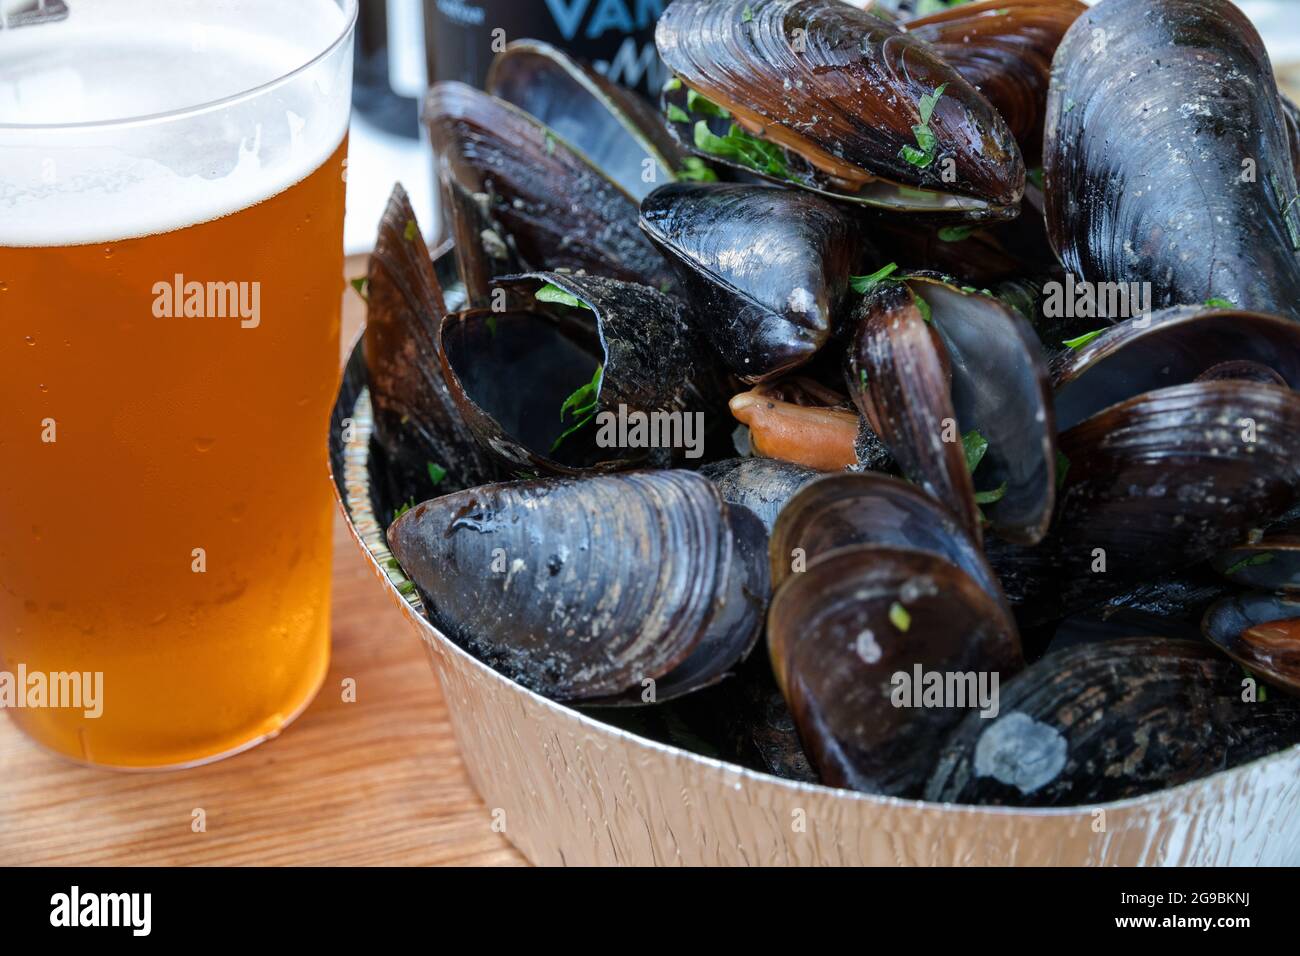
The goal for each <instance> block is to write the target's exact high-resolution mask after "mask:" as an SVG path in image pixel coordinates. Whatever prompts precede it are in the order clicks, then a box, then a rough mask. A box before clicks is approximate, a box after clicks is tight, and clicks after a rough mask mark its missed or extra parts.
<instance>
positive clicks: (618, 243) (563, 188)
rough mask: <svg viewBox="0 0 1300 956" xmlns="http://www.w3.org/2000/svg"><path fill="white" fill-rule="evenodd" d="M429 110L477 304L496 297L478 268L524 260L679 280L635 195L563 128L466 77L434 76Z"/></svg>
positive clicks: (655, 281)
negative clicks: (650, 234)
mask: <svg viewBox="0 0 1300 956" xmlns="http://www.w3.org/2000/svg"><path fill="white" fill-rule="evenodd" d="M423 116H424V121H425V123H426V124H427V125H428V127H429V133H430V135H431V137H432V139H433V146H434V151H435V153H436V155H437V161H438V170H439V179H440V181H441V183H442V187H443V193H444V196H445V198H446V204H447V209H448V212H449V215H450V217H451V220H452V223H451V225H452V232H453V234H454V236H455V240H456V255H457V262H458V263H459V264H460V268H461V273H462V275H464V276H465V277H466V283H467V285H470V286H471V288H470V294H471V300H472V302H473V304H475V305H479V306H483V305H487V304H488V303H487V300H486V297H487V293H488V289H487V288H486V286H484V285H483V283H482V281H481V280H480V279H478V278H477V277H486V278H487V279H491V278H494V277H496V276H500V275H503V274H505V273H507V272H509V271H512V270H513V271H518V270H517V269H515V268H514V267H515V265H516V262H517V260H522V264H523V265H524V266H526V267H527V268H530V269H546V270H550V269H571V270H574V271H579V270H583V269H586V270H588V271H590V272H593V273H595V274H598V275H605V276H609V277H611V278H615V279H623V280H625V281H630V282H641V283H644V284H646V285H649V286H653V287H654V288H660V289H662V288H668V287H669V286H671V283H672V273H671V269H670V268H669V266H668V263H667V262H665V261H664V259H663V257H662V256H661V255H660V254H659V253H658V252H657V251H655V248H654V246H652V245H651V244H650V241H649V240H648V239H646V237H645V236H644V235H642V233H641V230H640V229H639V228H638V227H637V214H638V213H637V202H636V200H635V199H634V198H633V197H632V196H631V195H629V194H628V193H627V192H625V191H624V190H623V189H622V188H620V187H619V186H617V185H616V184H615V183H613V182H612V181H611V180H609V179H608V178H607V177H606V176H605V175H604V174H603V173H602V172H601V171H600V170H599V169H598V168H597V167H596V166H595V165H593V163H592V161H591V160H590V159H588V158H587V157H586V156H584V155H582V154H581V153H580V152H579V151H578V150H577V149H576V148H575V147H574V146H572V145H571V144H569V143H568V142H567V141H565V140H564V139H563V138H562V137H561V136H559V135H558V134H557V133H556V132H555V131H553V130H550V129H548V128H547V127H545V126H543V125H542V124H541V123H540V122H538V121H537V120H536V119H534V118H533V117H532V116H530V115H528V114H527V113H525V112H524V111H523V110H521V109H519V108H518V107H515V106H513V105H512V104H510V103H507V102H505V101H504V100H501V99H497V98H496V97H494V96H489V95H488V94H487V93H483V92H480V91H479V90H476V89H474V88H472V87H470V86H466V85H465V84H463V83H438V84H436V85H434V87H433V88H432V89H431V90H430V91H429V93H428V96H427V97H426V98H425V101H424V113H423ZM516 255H517V260H516V258H515V257H516ZM472 279H473V280H474V281H472Z"/></svg>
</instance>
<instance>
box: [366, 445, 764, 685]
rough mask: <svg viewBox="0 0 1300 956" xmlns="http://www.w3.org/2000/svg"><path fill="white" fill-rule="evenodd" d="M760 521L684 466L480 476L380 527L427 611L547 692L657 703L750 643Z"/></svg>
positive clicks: (730, 661) (760, 560) (715, 676)
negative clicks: (482, 480)
mask: <svg viewBox="0 0 1300 956" xmlns="http://www.w3.org/2000/svg"><path fill="white" fill-rule="evenodd" d="M766 537H767V536H766V532H765V531H764V529H763V526H762V524H761V523H760V522H759V521H758V519H757V518H755V517H754V516H753V514H751V513H750V512H748V511H747V510H745V509H744V508H740V507H734V506H728V505H726V504H725V503H724V502H723V501H722V498H721V496H720V495H719V494H718V491H717V489H716V488H714V486H713V485H712V484H711V483H710V482H709V481H708V479H706V478H703V477H701V476H700V475H697V474H695V473H693V472H684V471H656V472H631V473H627V474H621V475H596V476H591V477H587V478H580V479H539V480H531V481H520V482H510V483H506V484H495V485H485V486H483V487H480V488H474V489H471V490H468V491H462V492H457V493H456V494H452V495H445V496H443V497H441V498H437V499H434V500H432V501H427V502H424V503H423V504H419V505H416V506H415V507H414V508H413V509H412V510H410V511H408V512H407V513H406V514H404V515H402V516H401V517H400V518H398V519H397V521H396V522H394V523H393V525H392V526H391V527H390V528H389V530H388V540H389V544H390V546H391V548H392V550H393V553H394V554H395V555H396V556H397V559H398V561H399V562H400V563H401V565H402V568H403V570H404V571H405V572H406V574H407V576H408V577H409V578H410V579H411V580H412V581H414V582H415V585H416V587H417V589H418V590H419V593H420V595H421V597H422V598H423V600H424V604H425V607H426V609H427V610H428V612H429V615H430V619H431V620H433V621H434V623H435V624H436V625H438V626H439V627H441V628H443V629H444V631H445V633H447V634H448V635H449V636H450V637H452V638H453V639H454V640H456V641H457V642H459V643H461V644H462V645H463V646H465V647H466V648H468V649H469V650H470V651H471V652H473V653H474V654H476V655H477V656H478V657H479V658H480V659H482V660H484V661H486V662H487V663H489V664H491V665H492V666H493V667H495V668H496V669H497V670H499V671H501V672H502V673H505V674H507V675H508V676H510V677H512V678H513V679H515V680H517V681H518V682H519V683H521V684H524V685H525V686H527V687H529V688H531V689H532V690H535V691H537V692H538V693H541V694H544V695H545V696H547V697H551V698H553V699H555V700H567V701H583V702H586V703H602V704H620V703H627V704H640V703H653V702H657V701H666V700H670V699H672V698H674V697H677V696H680V695H682V694H685V693H688V692H690V691H692V690H696V689H699V688H701V687H704V686H707V685H709V684H712V683H715V682H716V681H718V680H720V679H721V678H722V677H723V676H725V675H726V674H727V673H728V672H729V671H730V670H731V669H732V668H733V667H734V666H735V665H736V664H737V663H738V662H740V661H741V660H742V659H743V658H744V657H745V656H746V655H747V654H748V653H749V650H750V649H751V648H752V647H753V645H754V642H755V640H756V639H757V637H758V634H759V632H760V630H761V627H762V620H763V611H764V608H765V606H766V601H767V595H768V579H767V565H766V560H765V558H766V553H765V547H764V546H765V544H766Z"/></svg>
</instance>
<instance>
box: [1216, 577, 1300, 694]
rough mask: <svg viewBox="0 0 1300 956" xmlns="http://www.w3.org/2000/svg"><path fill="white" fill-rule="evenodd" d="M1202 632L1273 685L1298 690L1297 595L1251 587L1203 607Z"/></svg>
mask: <svg viewBox="0 0 1300 956" xmlns="http://www.w3.org/2000/svg"><path fill="white" fill-rule="evenodd" d="M1201 627H1202V633H1204V634H1205V636H1206V638H1208V639H1209V641H1210V642H1211V643H1212V644H1214V646H1216V647H1217V648H1219V650H1221V651H1223V653H1225V654H1227V655H1228V656H1229V657H1231V658H1232V659H1233V660H1234V661H1236V662H1237V663H1239V664H1241V666H1242V667H1245V668H1248V669H1249V670H1250V672H1251V673H1252V674H1257V675H1258V676H1260V677H1262V678H1263V679H1264V680H1266V681H1268V682H1269V683H1270V684H1273V685H1274V686H1276V687H1280V688H1282V689H1283V690H1286V691H1289V692H1291V693H1293V694H1300V596H1297V595H1294V594H1292V595H1282V594H1265V593H1258V592H1256V593H1249V594H1242V595H1239V596H1237V597H1231V598H1224V599H1223V600H1222V601H1219V602H1218V603H1217V604H1215V605H1214V606H1213V607H1211V608H1210V609H1209V610H1207V611H1206V612H1205V619H1204V620H1203V621H1202V624H1201Z"/></svg>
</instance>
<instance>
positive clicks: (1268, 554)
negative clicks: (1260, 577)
mask: <svg viewBox="0 0 1300 956" xmlns="http://www.w3.org/2000/svg"><path fill="white" fill-rule="evenodd" d="M1273 558H1274V554H1273V552H1272V551H1261V552H1260V553H1259V554H1252V555H1251V556H1250V557H1248V558H1242V559H1241V560H1240V561H1238V562H1237V563H1236V564H1234V565H1233V566H1232V567H1230V568H1228V570H1226V571H1224V572H1223V573H1224V574H1236V573H1237V572H1238V571H1241V570H1242V569H1244V568H1255V567H1258V566H1259V565H1261V564H1268V563H1269V562H1270V561H1272V560H1273Z"/></svg>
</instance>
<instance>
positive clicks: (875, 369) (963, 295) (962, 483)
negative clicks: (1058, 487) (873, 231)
mask: <svg viewBox="0 0 1300 956" xmlns="http://www.w3.org/2000/svg"><path fill="white" fill-rule="evenodd" d="M918 300H920V301H921V302H923V303H924V306H925V312H924V313H923V312H922V311H921V306H920V305H919V304H918ZM927 315H928V321H927V318H926V316H927ZM848 384H849V388H850V394H852V395H853V397H854V400H855V401H856V402H858V403H859V408H860V409H861V410H862V413H863V415H864V416H865V417H866V418H867V421H868V422H869V423H870V424H871V425H872V427H873V428H874V429H875V430H876V431H877V432H878V434H879V435H880V437H881V439H882V440H883V441H884V442H885V444H886V445H887V446H888V447H889V449H890V451H892V452H893V454H894V457H895V458H896V459H898V462H899V465H900V466H901V468H902V470H903V473H904V475H906V476H907V477H909V478H911V479H912V480H914V481H916V482H918V483H919V484H920V485H921V486H922V487H923V488H924V489H925V490H926V492H927V493H929V494H930V495H932V496H933V497H935V498H937V499H938V500H939V501H942V502H944V503H946V504H948V505H949V507H951V508H952V509H953V510H954V512H955V513H956V514H957V516H958V518H959V519H960V520H961V521H962V523H963V525H964V526H965V527H966V529H967V531H968V532H969V533H970V534H971V535H972V537H974V538H975V540H976V541H980V540H981V532H980V528H981V523H982V517H981V512H980V509H979V507H978V506H977V504H976V498H975V490H976V485H975V484H974V483H973V482H972V478H971V474H970V470H969V468H968V466H967V460H966V454H965V451H964V449H963V443H962V437H963V436H964V435H969V434H970V433H971V432H977V433H978V435H979V436H980V437H982V438H983V439H984V440H986V441H987V443H988V444H987V451H986V452H985V454H984V458H983V460H982V463H981V464H980V465H979V467H978V469H977V475H978V479H979V490H980V491H982V492H991V493H992V494H991V495H990V496H989V497H996V500H992V501H989V502H988V503H987V504H985V505H984V506H983V507H984V509H985V510H984V512H983V514H984V515H985V516H987V519H988V521H989V522H990V524H991V526H992V527H993V529H994V530H995V531H997V533H998V534H999V535H1001V536H1002V537H1005V538H1007V539H1008V540H1011V541H1016V542H1020V543H1025V544H1033V543H1035V542H1037V541H1039V540H1041V539H1042V537H1043V536H1044V535H1045V534H1046V533H1047V528H1048V525H1049V524H1050V522H1051V518H1052V507H1053V503H1054V501H1055V481H1056V479H1055V472H1056V453H1055V443H1054V435H1055V425H1054V419H1053V413H1052V401H1051V394H1050V390H1049V388H1048V385H1047V372H1046V369H1045V367H1044V365H1043V361H1042V357H1041V354H1040V352H1039V347H1038V340H1037V338H1036V337H1035V335H1034V332H1033V330H1032V329H1031V328H1030V327H1029V324H1028V323H1027V322H1026V321H1025V319H1024V318H1023V317H1022V316H1020V315H1018V314H1017V313H1015V312H1014V311H1012V310H1011V309H1010V308H1008V307H1007V306H1006V305H1004V304H1003V303H1001V302H999V301H998V300H997V299H995V298H993V297H991V296H987V295H983V294H979V293H976V292H974V291H965V290H962V289H959V288H956V287H954V286H952V285H949V284H948V283H946V282H943V281H939V280H937V279H931V278H927V277H921V276H914V277H911V278H909V279H908V280H907V281H906V282H905V283H890V284H888V285H886V286H885V288H884V289H882V290H880V291H878V292H877V293H875V294H873V295H870V296H868V297H867V298H866V299H865V300H864V301H863V304H862V308H861V311H860V313H859V324H858V327H857V331H856V332H855V335H854V339H853V342H852V344H851V345H850V348H849V357H848Z"/></svg>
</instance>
